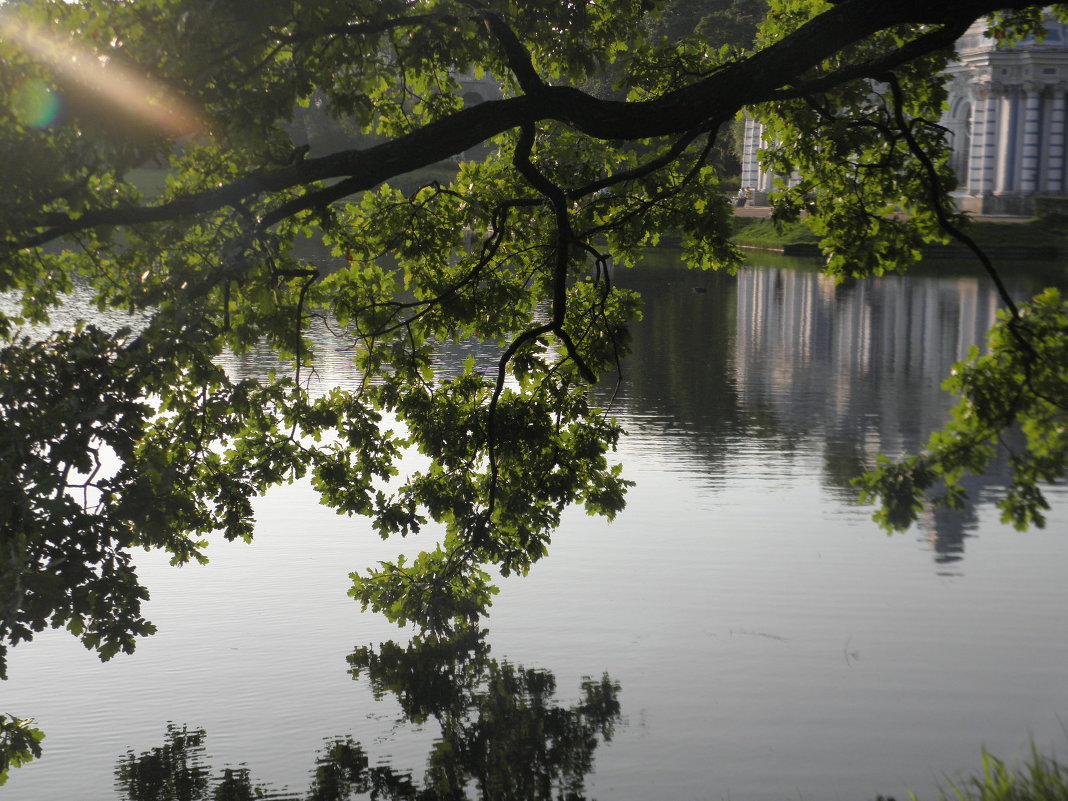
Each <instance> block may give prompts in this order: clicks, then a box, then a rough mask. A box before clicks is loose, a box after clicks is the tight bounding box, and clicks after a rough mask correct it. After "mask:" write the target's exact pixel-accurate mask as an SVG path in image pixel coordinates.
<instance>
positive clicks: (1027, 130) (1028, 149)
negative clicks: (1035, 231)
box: [1018, 83, 1042, 194]
mask: <svg viewBox="0 0 1068 801" xmlns="http://www.w3.org/2000/svg"><path fill="white" fill-rule="evenodd" d="M1023 95H1024V119H1023V132H1022V134H1023V142H1022V145H1023V146H1022V147H1021V149H1020V151H1021V152H1020V181H1019V184H1018V186H1019V188H1020V191H1021V192H1024V193H1027V194H1034V193H1035V192H1036V191H1038V172H1039V159H1038V156H1039V149H1040V147H1041V144H1042V87H1040V86H1039V85H1038V84H1036V83H1025V84H1024V85H1023Z"/></svg>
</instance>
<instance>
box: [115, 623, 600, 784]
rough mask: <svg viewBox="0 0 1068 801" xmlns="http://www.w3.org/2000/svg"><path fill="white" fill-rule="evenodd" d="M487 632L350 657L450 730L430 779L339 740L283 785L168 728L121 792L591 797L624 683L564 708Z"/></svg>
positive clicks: (197, 735) (378, 683)
mask: <svg viewBox="0 0 1068 801" xmlns="http://www.w3.org/2000/svg"><path fill="white" fill-rule="evenodd" d="M484 636H485V632H484V631H479V630H477V629H467V630H463V631H460V632H456V633H452V634H450V635H447V636H446V635H437V634H424V635H420V636H417V637H415V638H414V639H413V640H412V642H411V643H410V644H409V645H408V646H400V645H398V644H396V643H394V642H387V643H383V644H382V645H380V646H379V647H377V648H372V647H361V648H357V649H356V650H355V651H354V652H353V653H352V654H350V655H349V657H348V661H349V666H350V672H351V674H352V676H353V678H356V679H361V678H366V680H367V681H368V682H369V683H370V686H371V689H372V691H373V692H374V695H375V697H376V698H379V699H381V698H384V697H386V696H393V697H395V698H396V700H397V701H398V702H399V704H400V706H401V710H402V711H403V713H404V716H405V718H406V719H407V720H408V721H410V722H411V723H414V724H417V725H422V724H425V723H427V722H429V721H436V722H437V723H438V725H439V726H440V728H441V735H440V737H439V738H438V739H437V740H436V742H435V744H434V747H433V750H432V751H431V753H430V756H429V758H428V760H427V767H426V772H425V774H424V778H423V781H422V782H421V783H419V782H417V781H416V780H415V779H413V777H412V774H411V773H410V772H399V771H396V770H394V769H393V768H392V767H389V766H386V765H375V766H371V765H370V760H369V759H368V754H367V752H366V751H365V750H364V748H363V746H362V745H361V744H360V743H359V742H357V741H355V740H353V739H352V738H351V737H338V738H335V739H333V740H332V741H330V742H328V743H327V745H326V747H325V748H323V749H322V750H321V751H320V752H319V753H318V754H317V756H316V764H315V768H314V771H313V775H312V780H311V786H310V788H309V790H308V792H307V793H305V794H303V795H301V794H295V793H292V792H278V791H273V790H271V789H269V788H267V787H265V786H262V785H258V784H256V783H254V781H253V779H252V777H251V775H250V773H249V771H248V769H247V768H244V767H241V768H226V769H225V770H223V771H221V772H219V773H217V774H215V775H214V776H213V771H212V769H211V768H210V766H209V765H208V764H207V762H206V756H205V746H204V741H205V739H206V733H205V731H204V730H203V729H189V728H188V727H186V726H182V727H178V726H175V725H173V724H168V726H167V732H166V735H165V742H164V744H163V745H162V746H160V747H157V748H153V749H151V750H150V751H145V752H143V753H141V754H140V755H136V754H134V752H133V751H130V752H127V754H126V756H125V757H123V758H121V759H120V760H119V762H118V765H117V766H116V768H115V778H116V789H117V791H118V793H119V795H120V797H121V798H123V799H128V801H246V799H272V800H273V801H342V799H355V798H361V797H367V798H370V799H373V800H374V801H379V799H381V801H454V800H455V801H459V800H460V799H468V798H472V797H475V798H482V799H495V800H496V799H502V800H503V801H510V800H512V799H514V801H541V800H542V799H544V800H545V801H550V799H566V801H582V800H583V799H585V798H586V795H585V779H586V776H587V775H588V774H589V773H590V772H591V771H592V769H593V756H594V752H595V751H596V749H597V746H598V744H599V743H600V742H601V741H602V740H603V741H605V742H607V741H608V740H610V739H611V738H612V734H613V731H614V728H615V726H616V725H617V724H619V722H620V707H619V698H618V697H619V685H618V684H616V683H615V682H613V681H612V680H611V679H610V678H609V677H608V675H607V674H605V675H604V676H602V677H601V678H600V679H591V678H585V679H583V681H582V685H581V697H580V700H579V701H578V703H576V704H574V705H573V706H570V707H566V708H565V707H562V706H560V705H558V704H557V703H556V701H555V698H554V695H555V691H556V679H555V677H554V676H553V674H552V673H551V672H549V671H547V670H540V669H530V668H524V667H523V666H521V665H512V664H509V663H508V662H498V661H497V660H495V659H491V658H490V656H489V652H490V648H489V646H488V645H487V644H486V642H485V639H484Z"/></svg>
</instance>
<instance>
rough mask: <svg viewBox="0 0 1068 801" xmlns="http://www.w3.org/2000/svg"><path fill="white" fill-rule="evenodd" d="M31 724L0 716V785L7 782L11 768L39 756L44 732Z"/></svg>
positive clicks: (30, 722)
mask: <svg viewBox="0 0 1068 801" xmlns="http://www.w3.org/2000/svg"><path fill="white" fill-rule="evenodd" d="M32 723H33V721H32V720H21V719H19V718H16V717H11V716H9V715H0V785H3V784H5V783H6V782H7V777H8V771H9V770H10V769H11V768H17V767H19V766H20V765H24V764H26V763H27V762H31V761H33V760H34V759H37V758H38V757H40V756H41V740H43V739H44V732H42V731H41V730H40V729H35V728H33V726H32V725H31V724H32Z"/></svg>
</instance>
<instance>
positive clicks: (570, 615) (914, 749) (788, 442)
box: [0, 254, 1068, 801]
mask: <svg viewBox="0 0 1068 801" xmlns="http://www.w3.org/2000/svg"><path fill="white" fill-rule="evenodd" d="M754 262H755V263H754V264H753V265H752V266H750V267H748V268H746V269H744V270H743V271H742V272H741V273H740V274H739V275H738V276H737V277H730V276H725V275H719V274H697V273H692V272H686V271H683V270H681V269H680V268H679V267H678V266H677V265H675V264H674V263H673V261H672V260H671V258H670V257H669V256H665V255H663V254H661V255H660V256H658V257H656V258H653V259H651V261H650V263H649V264H648V265H645V266H643V267H641V268H639V269H637V270H635V271H631V272H628V273H623V274H621V275H619V276H618V278H617V280H619V281H620V282H621V283H624V284H627V285H630V286H634V287H637V288H639V289H641V290H642V291H643V293H644V294H645V297H646V307H645V319H644V321H643V322H642V323H641V324H640V325H638V326H636V328H635V341H634V353H633V355H632V357H631V358H630V360H629V361H628V363H627V365H626V375H625V379H624V381H623V384H622V386H621V387H620V389H619V392H618V395H617V396H616V399H615V402H614V404H615V405H614V408H615V410H616V413H617V414H618V416H619V418H620V419H621V421H622V422H623V424H624V425H625V427H626V428H627V429H628V430H629V432H630V436H629V437H627V438H626V439H625V440H624V441H623V444H622V446H621V448H620V452H619V458H620V460H621V461H622V462H623V464H624V465H625V469H626V473H627V475H628V476H629V477H630V478H631V479H633V480H635V481H636V482H637V486H636V487H635V488H634V489H633V490H632V491H631V493H630V496H629V501H628V506H627V509H626V511H625V512H624V513H623V514H621V515H620V516H619V517H618V519H617V520H616V521H615V522H613V523H611V524H609V523H606V522H604V521H603V520H601V519H595V518H589V517H586V516H585V515H584V514H583V513H581V511H573V512H571V513H569V514H568V515H567V516H566V518H565V522H564V524H563V526H562V527H561V529H560V531H559V532H558V534H557V535H556V537H555V539H554V542H553V547H552V554H551V556H550V557H549V558H548V559H547V560H545V561H544V562H543V563H542V564H540V565H538V566H537V567H536V568H535V570H534V571H533V572H532V574H531V575H530V576H528V577H526V578H521V579H509V580H507V581H505V582H504V583H503V586H502V591H501V594H500V595H499V596H498V597H497V600H496V602H495V605H494V607H493V613H492V615H491V617H490V618H489V619H488V620H487V621H485V629H486V632H485V633H484V635H483V636H482V637H481V638H478V637H477V636H476V635H471V637H470V638H469V639H468V640H467V641H465V642H464V643H463V644H462V645H463V648H461V649H460V651H459V655H458V656H457V653H456V652H455V651H449V650H448V649H447V648H445V647H443V646H441V644H438V645H439V646H440V647H438V648H436V650H435V648H433V647H432V646H434V645H435V644H434V643H429V644H424V647H423V648H421V649H418V648H417V649H409V650H408V651H404V649H403V648H402V647H400V646H404V645H406V644H407V642H408V640H409V639H410V638H411V636H412V633H413V632H412V631H410V630H401V629H397V628H396V627H393V626H391V625H389V624H387V623H386V622H385V621H383V620H382V619H381V618H379V617H376V616H374V615H370V614H361V613H360V612H359V609H358V607H356V606H355V605H354V604H353V603H352V602H351V601H350V600H349V599H348V598H347V597H346V589H347V587H348V578H347V574H348V573H349V572H350V571H352V570H356V569H359V568H361V567H363V566H365V565H368V564H372V563H373V562H375V561H376V560H378V559H381V558H392V557H393V556H395V555H396V553H397V552H398V551H399V550H401V549H402V547H403V548H406V549H407V550H409V551H411V550H413V549H415V548H417V547H418V545H419V542H418V541H413V542H404V543H400V544H398V543H393V542H388V543H382V542H381V541H380V540H378V538H377V537H376V536H375V535H374V534H373V533H372V532H371V530H370V526H369V525H367V524H366V522H365V521H363V520H361V519H347V518H339V517H336V516H334V515H333V514H332V513H331V512H330V511H329V510H327V509H324V508H321V507H319V506H318V505H317V502H316V498H315V495H314V494H313V493H312V492H311V490H310V488H309V487H308V486H306V485H304V484H298V485H295V486H291V487H287V488H284V489H280V490H278V491H275V492H272V493H271V494H269V495H268V496H267V497H265V498H263V499H262V501H261V502H260V503H259V506H258V514H259V520H260V524H259V529H258V535H257V539H256V542H255V543H254V544H253V545H251V546H246V545H241V544H227V543H221V544H219V545H217V546H214V547H213V548H212V550H211V554H212V564H210V565H208V566H207V567H196V566H193V567H184V568H182V569H174V568H171V567H169V566H167V564H166V562H165V560H164V559H162V558H160V557H159V555H158V554H146V555H144V556H143V557H140V558H139V560H138V562H139V565H140V566H141V570H142V573H143V575H144V576H145V580H146V582H147V584H148V586H149V588H150V589H151V591H152V601H151V602H150V604H149V606H148V610H147V613H148V616H149V617H150V618H151V619H152V620H153V621H154V622H155V623H156V624H157V625H158V626H159V629H160V633H159V634H158V635H156V636H155V637H153V638H150V639H148V640H145V641H144V642H142V643H141V645H140V646H139V648H138V651H137V653H136V654H135V655H133V656H131V657H119V658H116V659H115V660H113V661H112V662H110V663H107V664H101V663H99V662H98V661H97V659H96V658H95V657H94V656H93V655H92V654H90V653H89V652H87V651H86V650H84V649H83V648H82V647H81V646H80V645H79V644H78V643H77V642H76V641H75V640H74V639H73V638H72V637H70V636H69V635H66V634H63V633H56V632H46V633H44V634H42V635H40V636H39V637H38V638H37V640H35V641H34V642H33V643H31V644H29V645H23V646H19V647H17V648H15V649H14V650H13V651H12V654H11V664H10V674H11V677H12V678H11V680H10V681H9V682H7V683H5V684H4V685H2V686H0V711H3V712H7V713H11V714H16V715H22V716H31V715H32V716H34V717H36V718H37V720H38V722H39V725H40V726H41V727H42V728H43V729H44V730H45V731H46V733H47V735H48V736H47V739H46V740H45V743H44V745H45V756H44V758H43V759H42V760H41V761H39V762H37V763H34V764H31V765H29V766H28V767H24V768H21V769H19V770H17V771H15V772H14V773H13V775H12V778H11V781H10V782H9V784H8V785H7V786H6V787H4V788H2V789H0V797H3V798H12V799H17V800H18V801H63V800H65V799H74V798H77V799H88V800H90V801H92V799H101V801H106V800H108V799H116V798H123V797H125V795H124V793H122V792H120V791H119V790H118V789H116V778H115V770H116V766H117V764H118V763H119V762H120V761H121V760H123V759H124V758H126V757H127V755H128V754H129V756H130V758H133V757H135V756H136V755H139V754H142V753H144V752H148V751H150V750H151V749H153V748H159V747H160V746H162V745H163V743H164V741H165V729H166V726H167V723H168V722H173V724H174V725H176V726H177V727H179V728H181V727H182V726H187V727H188V729H187V733H190V732H198V731H200V730H202V731H203V742H202V743H201V745H200V746H197V747H196V748H192V749H191V754H192V756H191V757H190V759H192V760H193V761H194V762H197V763H198V764H202V765H203V766H204V769H205V770H208V769H209V768H210V771H211V773H212V775H216V774H218V773H219V772H220V771H222V769H223V768H225V767H227V766H230V767H232V768H241V767H244V768H245V769H247V771H248V775H249V776H250V777H251V780H252V782H253V783H254V784H259V785H262V786H264V787H266V788H267V789H268V796H269V797H276V798H301V799H303V798H306V797H309V787H310V786H311V785H312V782H313V776H312V772H313V770H314V769H315V768H316V765H317V761H318V764H319V765H320V768H321V770H320V775H319V778H318V780H317V784H316V792H318V793H319V794H318V795H315V796H314V797H316V798H322V799H325V798H338V797H342V798H348V797H350V796H349V795H341V794H335V795H333V796H331V795H329V794H328V792H327V790H328V788H327V785H328V784H329V781H328V780H329V778H330V776H333V777H334V779H337V778H338V776H341V774H342V773H343V771H340V766H341V765H342V763H344V761H345V759H349V761H350V762H352V761H353V760H355V761H357V762H358V761H359V751H358V749H362V753H363V754H364V755H365V757H366V759H367V760H368V764H369V766H370V767H371V769H372V770H371V773H373V776H374V777H375V781H378V782H379V787H380V791H381V793H382V794H381V795H380V797H382V798H414V797H415V795H414V794H413V793H414V791H412V793H409V794H408V795H404V793H405V792H408V790H407V789H405V787H406V785H405V782H406V781H411V782H413V783H414V785H418V786H422V785H423V784H424V783H425V781H427V780H429V781H438V782H439V783H440V782H445V781H446V778H443V777H445V775H446V774H447V773H449V771H450V770H451V771H453V772H454V773H456V774H457V775H454V776H452V777H451V778H450V779H449V780H450V781H453V782H462V781H463V780H464V779H465V777H466V778H467V779H468V780H469V781H470V786H471V787H472V788H475V787H477V786H479V782H481V786H483V787H486V788H487V789H486V792H485V795H486V797H488V798H494V799H495V798H504V797H515V798H537V797H540V796H539V795H538V792H539V790H538V788H537V787H533V786H532V787H527V786H526V785H525V784H524V782H525V781H528V780H529V779H531V777H534V776H535V774H539V773H541V774H544V775H546V776H552V775H556V774H557V773H558V772H559V770H558V769H560V768H561V766H567V768H568V770H569V771H570V772H571V775H572V789H573V790H575V792H582V793H584V794H585V796H586V797H590V798H599V799H601V800H602V801H632V800H633V801H647V800H648V799H666V800H668V801H697V800H698V799H712V800H715V801H720V800H721V799H732V800H733V801H772V800H774V801H786V799H812V800H813V801H814V800H815V799H821V800H823V799H853V800H855V801H864V800H865V799H873V798H874V797H875V795H876V794H880V793H881V794H884V795H897V796H898V797H901V795H902V794H903V793H905V792H906V791H907V790H909V789H911V790H915V791H916V792H917V793H919V794H920V797H921V798H922V799H929V798H932V797H933V796H934V788H935V786H936V784H937V783H938V782H939V781H940V780H941V779H942V778H943V777H944V776H947V775H949V776H952V775H955V774H957V773H958V772H960V771H965V770H971V769H974V768H976V767H978V763H979V759H980V750H981V749H982V748H983V747H984V746H985V747H986V748H988V749H990V750H991V751H992V752H994V753H995V754H997V755H999V756H1002V757H1005V758H1012V757H1013V756H1014V755H1015V756H1018V755H1021V754H1022V753H1023V752H1024V750H1025V749H1026V746H1027V744H1028V742H1029V741H1031V740H1033V741H1034V742H1035V743H1036V744H1037V745H1038V746H1039V747H1040V748H1041V749H1043V750H1048V751H1054V752H1056V753H1060V754H1061V755H1064V753H1065V752H1068V733H1066V731H1065V725H1068V620H1066V618H1065V610H1066V609H1068V581H1065V575H1066V569H1068V494H1066V493H1065V491H1064V489H1063V488H1056V489H1054V490H1052V491H1051V492H1050V494H1049V497H1050V500H1051V502H1052V504H1053V509H1052V511H1051V513H1050V515H1049V525H1048V528H1047V529H1046V530H1044V531H1032V532H1027V533H1019V532H1015V531H1013V530H1011V529H1008V528H1005V527H1003V526H1001V525H1000V524H999V523H998V514H997V511H996V509H994V508H993V505H992V504H993V500H994V499H995V498H996V497H997V494H998V488H999V484H1000V481H1001V475H1000V474H999V473H1001V472H1003V466H1002V468H1000V470H999V469H996V470H994V471H993V474H992V475H990V476H987V477H985V478H983V479H979V480H975V481H973V482H972V484H971V485H970V486H971V489H972V490H973V494H974V496H975V497H976V498H977V501H976V502H975V503H974V504H972V505H970V506H969V507H968V509H967V510H965V511H964V512H963V513H956V514H950V513H945V512H932V513H930V514H928V515H926V516H925V517H924V519H923V521H922V523H921V524H920V525H919V526H918V527H916V528H915V529H914V530H911V531H909V532H908V533H905V534H901V535H897V536H893V537H888V536H887V535H885V534H884V533H883V532H881V531H880V530H879V529H878V528H877V527H876V526H875V525H874V524H873V523H871V522H870V519H869V516H870V511H871V510H870V509H866V508H861V507H858V506H857V505H855V503H854V501H853V498H854V493H853V491H852V490H851V489H850V487H849V479H850V478H851V477H852V476H853V475H855V474H856V473H857V471H858V470H860V469H861V468H862V467H863V466H865V465H870V464H871V463H872V462H873V460H874V458H875V456H876V454H878V453H888V454H895V453H900V452H902V451H904V450H908V449H912V448H915V447H917V445H918V444H919V443H920V442H922V440H923V439H924V438H925V436H926V434H927V432H928V431H929V430H930V429H931V428H933V427H935V426H938V425H940V424H941V422H942V421H943V420H944V418H945V415H946V411H947V409H948V407H949V405H950V399H949V398H947V397H946V396H944V395H943V394H942V393H941V391H940V389H939V385H940V382H941V381H942V379H943V378H944V377H945V375H946V374H947V370H948V367H949V365H950V364H951V363H952V362H953V361H954V360H956V359H957V358H959V357H960V356H961V355H962V354H963V353H964V351H965V350H966V349H967V348H968V347H969V346H970V345H972V344H975V343H977V342H979V341H981V338H982V335H983V333H984V332H985V331H986V330H987V328H988V327H989V325H990V324H991V322H992V320H993V317H994V313H995V309H996V298H995V295H994V292H993V290H992V288H991V287H990V285H989V284H988V283H987V282H986V281H984V280H983V279H982V278H980V277H977V276H974V275H971V274H967V273H961V272H956V271H954V270H953V268H952V267H950V266H948V265H934V267H933V268H932V269H931V270H930V271H929V272H928V274H926V275H919V276H912V277H908V278H903V277H888V278H882V279H877V280H870V281H862V282H855V283H851V284H848V285H844V286H837V287H836V286H835V285H834V284H833V283H832V282H830V281H828V280H827V279H825V278H823V277H821V276H820V275H819V274H818V273H817V272H815V271H814V270H812V269H811V268H810V267H808V266H806V265H805V264H804V263H796V262H787V261H785V260H775V259H773V258H772V257H756V258H755V259H754ZM1015 272H1016V273H1018V274H1015V275H1012V276H1011V277H1010V284H1011V285H1012V287H1013V290H1014V292H1016V293H1017V294H1018V295H1019V296H1024V295H1025V294H1026V293H1028V292H1030V291H1031V290H1032V289H1034V288H1035V286H1037V284H1036V281H1043V282H1044V281H1045V280H1047V279H1036V278H1035V277H1033V276H1030V274H1029V273H1028V272H1026V271H1024V270H1023V268H1019V270H1015ZM230 367H231V368H232V369H233V370H234V371H235V373H241V374H251V375H254V374H256V373H257V371H259V370H260V369H262V364H261V363H260V362H259V361H257V360H256V359H255V358H246V359H243V360H241V361H238V362H235V363H233V364H231V365H230ZM442 367H443V369H447V368H448V364H444V363H443V365H442ZM319 377H320V380H321V381H322V383H323V384H324V385H333V384H335V383H336V384H345V383H346V382H348V381H351V380H352V376H351V374H350V373H349V371H348V370H347V368H346V366H345V357H344V354H343V353H342V352H340V351H339V352H336V353H331V354H328V355H327V358H325V360H324V363H323V364H322V365H321V366H320V368H319ZM611 389H612V388H611V387H607V386H605V387H599V388H598V389H597V390H596V391H597V392H598V393H600V394H601V397H602V398H605V399H607V398H608V397H609V396H610V394H611ZM389 640H394V641H396V642H397V643H400V646H396V647H390V646H388V645H387V646H382V645H381V644H382V643H384V642H386V641H389ZM367 646H371V649H370V650H367V649H366V647H367ZM520 666H522V668H523V669H522V670H521V669H520ZM413 675H415V676H419V677H421V678H425V677H428V676H429V677H433V678H434V679H435V681H434V682H433V686H431V687H429V688H428V687H425V686H415V685H412V684H411V683H410V678H411V677H412V676H413ZM584 677H591V678H590V679H589V680H587V681H586V682H585V684H584ZM615 704H618V708H617V707H616V706H615ZM357 744H358V745H357ZM353 754H356V755H357V756H356V757H353ZM431 754H435V755H436V756H434V757H433V759H431ZM346 755H347V756H346ZM330 756H332V759H333V761H332V762H331V761H330V760H329V759H328V757H330ZM428 760H429V761H428ZM324 765H326V766H328V767H329V766H332V767H333V768H334V771H333V773H330V771H327V770H326V769H325V768H323V766H324ZM457 766H460V767H457ZM128 767H129V765H128ZM328 774H329V775H328ZM368 775H371V774H365V775H364V781H370V780H369V779H367V778H366V777H367V776H368ZM342 778H343V777H342ZM390 782H392V784H390ZM582 782H584V785H583V784H580V783H582ZM387 785H388V787H387ZM439 786H444V784H439ZM354 787H355V789H359V782H357V783H356V785H354ZM324 788H327V789H324ZM389 788H392V789H389ZM502 788H510V792H511V795H508V794H507V792H505V790H504V789H502ZM350 789H352V788H350ZM409 789H410V788H409ZM542 789H544V788H542ZM389 793H392V795H390V794H389ZM478 795H479V794H478V792H474V791H473V792H472V796H473V797H478ZM351 797H365V796H364V795H361V794H358V793H354V794H353V795H352V796H351ZM423 797H425V798H429V797H431V796H429V795H424V796H423ZM434 797H437V796H434Z"/></svg>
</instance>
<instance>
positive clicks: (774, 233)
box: [732, 217, 1068, 248]
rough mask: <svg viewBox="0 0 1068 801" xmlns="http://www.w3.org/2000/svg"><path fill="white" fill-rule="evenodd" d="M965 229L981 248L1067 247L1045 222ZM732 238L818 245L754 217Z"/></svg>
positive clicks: (737, 226)
mask: <svg viewBox="0 0 1068 801" xmlns="http://www.w3.org/2000/svg"><path fill="white" fill-rule="evenodd" d="M965 230H966V232H967V233H968V234H969V235H970V236H971V237H972V238H974V239H975V241H976V242H977V243H978V244H979V245H980V246H981V247H986V248H997V247H1020V246H1032V247H1059V248H1065V247H1068V236H1066V231H1065V230H1064V229H1062V228H1059V227H1058V226H1056V225H1051V224H1050V223H1049V222H1048V221H1046V220H1037V219H1036V220H1028V221H1027V222H990V221H988V220H975V221H973V222H972V223H971V224H970V225H968V226H967V228H966V229H965ZM732 239H733V240H734V241H735V242H736V243H737V244H739V245H744V246H747V247H757V248H782V247H784V246H785V245H795V244H802V243H816V242H819V237H818V236H816V234H814V233H813V232H812V229H811V228H809V227H808V225H807V224H805V222H803V221H802V222H797V223H791V224H788V225H784V226H782V227H781V229H780V228H777V227H776V226H775V223H773V222H772V221H771V220H768V219H762V218H757V217H735V218H734V234H733V236H732ZM954 243H955V242H954ZM954 243H951V244H954Z"/></svg>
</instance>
